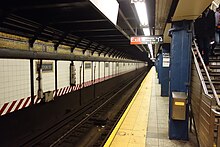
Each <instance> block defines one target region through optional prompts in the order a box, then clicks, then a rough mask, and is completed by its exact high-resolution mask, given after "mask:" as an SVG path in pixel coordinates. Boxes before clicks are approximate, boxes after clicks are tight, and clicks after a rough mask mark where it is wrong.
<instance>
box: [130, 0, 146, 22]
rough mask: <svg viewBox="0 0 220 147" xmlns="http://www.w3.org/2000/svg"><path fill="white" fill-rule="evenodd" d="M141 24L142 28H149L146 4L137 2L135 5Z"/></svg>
mask: <svg viewBox="0 0 220 147" xmlns="http://www.w3.org/2000/svg"><path fill="white" fill-rule="evenodd" d="M134 5H135V8H136V11H137V14H138V17H139V20H140V23H141V25H142V26H148V24H149V23H148V17H147V9H146V4H145V2H135V3H134Z"/></svg>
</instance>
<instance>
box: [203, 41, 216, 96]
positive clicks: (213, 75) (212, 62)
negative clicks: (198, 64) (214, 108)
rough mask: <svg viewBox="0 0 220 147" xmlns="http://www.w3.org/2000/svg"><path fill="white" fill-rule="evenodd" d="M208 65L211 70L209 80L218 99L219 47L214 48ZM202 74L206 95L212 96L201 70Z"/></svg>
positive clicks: (206, 79)
mask: <svg viewBox="0 0 220 147" xmlns="http://www.w3.org/2000/svg"><path fill="white" fill-rule="evenodd" d="M209 65H210V66H209V67H210V68H211V69H212V71H211V72H209V75H210V78H211V80H212V83H213V85H214V87H215V90H216V92H217V94H219V97H220V45H218V46H216V47H215V49H214V55H210V57H209ZM202 74H203V77H204V80H205V83H206V85H207V90H208V93H209V94H211V95H212V94H213V93H212V90H211V86H210V85H209V82H208V78H207V77H206V75H205V72H204V70H202Z"/></svg>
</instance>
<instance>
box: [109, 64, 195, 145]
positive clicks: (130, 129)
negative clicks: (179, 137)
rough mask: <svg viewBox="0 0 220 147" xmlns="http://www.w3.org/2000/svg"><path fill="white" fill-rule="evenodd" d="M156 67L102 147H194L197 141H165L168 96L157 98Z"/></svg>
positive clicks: (158, 93)
mask: <svg viewBox="0 0 220 147" xmlns="http://www.w3.org/2000/svg"><path fill="white" fill-rule="evenodd" d="M160 91H161V89H160V84H158V79H157V73H156V71H155V67H152V69H151V70H150V72H149V73H148V75H147V76H146V77H145V79H144V80H143V82H142V84H141V87H140V88H139V90H138V92H137V93H136V95H135V96H134V98H133V100H132V102H131V103H130V105H129V106H128V108H127V110H126V111H125V113H124V115H123V116H122V118H121V119H120V121H119V123H118V124H117V126H116V127H115V129H114V131H113V132H112V134H111V136H110V137H109V139H108V140H107V142H106V144H105V146H106V147H107V146H111V147H146V146H147V147H196V146H197V145H196V139H195V137H194V136H193V135H192V134H190V140H189V141H176V140H169V139H168V113H169V110H168V108H169V100H168V97H161V96H160Z"/></svg>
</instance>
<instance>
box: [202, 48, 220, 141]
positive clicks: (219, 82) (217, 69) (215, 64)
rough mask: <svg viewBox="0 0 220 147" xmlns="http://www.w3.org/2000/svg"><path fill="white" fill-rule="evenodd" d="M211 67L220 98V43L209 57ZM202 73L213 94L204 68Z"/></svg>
mask: <svg viewBox="0 0 220 147" xmlns="http://www.w3.org/2000/svg"><path fill="white" fill-rule="evenodd" d="M209 67H210V68H211V69H212V71H211V72H209V76H210V78H211V81H212V83H213V85H214V87H215V90H216V93H217V95H218V97H219V98H220V45H217V46H216V47H215V49H214V54H213V55H210V57H209ZM201 71H202V75H203V77H204V80H205V83H206V85H207V90H208V93H209V94H210V95H213V92H212V90H211V86H210V84H209V82H208V78H207V76H206V74H205V72H204V70H203V69H201ZM219 120H220V119H219V116H216V117H215V126H214V139H215V144H219V143H218V128H217V126H218V124H219Z"/></svg>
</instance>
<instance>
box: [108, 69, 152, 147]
mask: <svg viewBox="0 0 220 147" xmlns="http://www.w3.org/2000/svg"><path fill="white" fill-rule="evenodd" d="M154 70H155V69H154V67H153V68H151V70H150V71H149V73H148V74H147V76H146V77H145V78H144V80H143V81H142V83H141V86H140V88H139V89H138V91H137V93H136V94H135V96H134V97H133V99H132V101H131V103H130V104H129V105H128V107H127V109H126V110H125V112H124V114H123V115H122V117H121V118H120V120H119V122H118V123H117V125H116V127H115V128H114V130H113V131H112V133H111V135H110V136H109V138H108V140H107V141H106V143H105V145H104V147H109V146H111V144H112V141H113V140H114V138H115V136H116V134H117V132H118V130H119V128H120V127H121V125H122V123H123V121H124V120H125V117H126V116H127V114H128V112H129V110H130V108H131V106H132V105H133V103H134V101H135V100H136V97H137V95H138V94H139V92H140V90H141V89H142V88H143V86H144V83H145V84H146V81H149V82H150V83H149V84H151V81H152V74H153V72H154ZM145 86H146V85H145ZM149 89H151V87H150V88H149ZM149 95H151V90H150V91H149Z"/></svg>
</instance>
